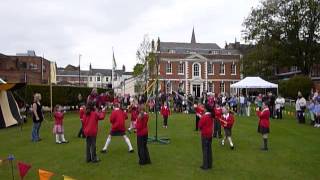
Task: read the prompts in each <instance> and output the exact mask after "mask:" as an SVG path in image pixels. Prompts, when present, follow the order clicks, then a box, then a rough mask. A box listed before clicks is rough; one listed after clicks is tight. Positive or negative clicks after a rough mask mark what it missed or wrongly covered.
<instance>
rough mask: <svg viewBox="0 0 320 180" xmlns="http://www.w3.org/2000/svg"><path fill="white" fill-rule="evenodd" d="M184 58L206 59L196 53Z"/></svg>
mask: <svg viewBox="0 0 320 180" xmlns="http://www.w3.org/2000/svg"><path fill="white" fill-rule="evenodd" d="M186 59H196V60H207V58H206V57H204V56H202V55H201V54H198V53H194V54H191V55H190V56H187V57H186Z"/></svg>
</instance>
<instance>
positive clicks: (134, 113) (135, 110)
mask: <svg viewBox="0 0 320 180" xmlns="http://www.w3.org/2000/svg"><path fill="white" fill-rule="evenodd" d="M138 114H139V111H138V107H136V106H133V107H132V108H131V121H136V120H137V117H138Z"/></svg>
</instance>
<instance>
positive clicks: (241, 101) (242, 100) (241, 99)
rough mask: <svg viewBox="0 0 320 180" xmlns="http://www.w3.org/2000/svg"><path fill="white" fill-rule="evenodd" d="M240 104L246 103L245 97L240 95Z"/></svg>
mask: <svg viewBox="0 0 320 180" xmlns="http://www.w3.org/2000/svg"><path fill="white" fill-rule="evenodd" d="M240 104H244V97H243V96H240Z"/></svg>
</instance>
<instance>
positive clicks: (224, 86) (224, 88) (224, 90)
mask: <svg viewBox="0 0 320 180" xmlns="http://www.w3.org/2000/svg"><path fill="white" fill-rule="evenodd" d="M222 84H223V91H222V88H221V87H222V86H221V85H222ZM219 89H220V93H225V92H226V83H224V82H223V81H221V82H220V85H219Z"/></svg>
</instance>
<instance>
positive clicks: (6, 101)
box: [0, 79, 24, 128]
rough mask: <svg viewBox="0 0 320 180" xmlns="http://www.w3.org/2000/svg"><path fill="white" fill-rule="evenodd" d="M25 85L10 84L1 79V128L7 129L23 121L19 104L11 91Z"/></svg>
mask: <svg viewBox="0 0 320 180" xmlns="http://www.w3.org/2000/svg"><path fill="white" fill-rule="evenodd" d="M23 85H24V84H10V83H6V82H4V81H3V80H2V79H0V128H6V127H9V126H13V125H16V124H18V122H21V121H22V118H21V114H20V111H19V107H18V104H17V102H16V100H15V99H14V97H13V94H12V92H11V91H10V90H14V89H17V88H20V87H21V86H23Z"/></svg>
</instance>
